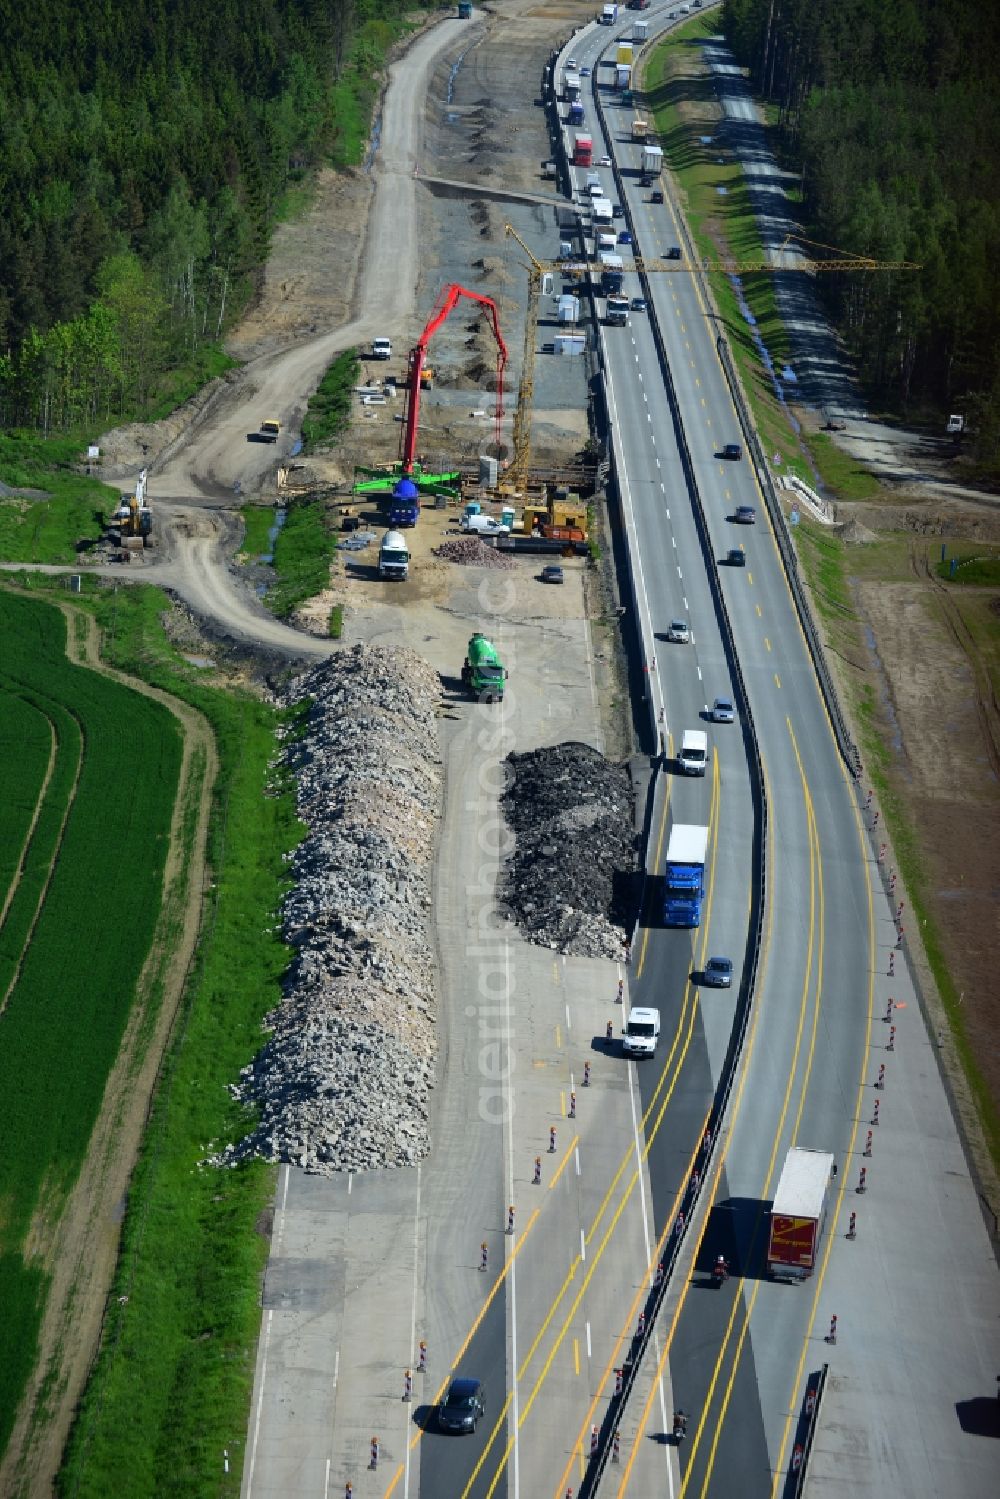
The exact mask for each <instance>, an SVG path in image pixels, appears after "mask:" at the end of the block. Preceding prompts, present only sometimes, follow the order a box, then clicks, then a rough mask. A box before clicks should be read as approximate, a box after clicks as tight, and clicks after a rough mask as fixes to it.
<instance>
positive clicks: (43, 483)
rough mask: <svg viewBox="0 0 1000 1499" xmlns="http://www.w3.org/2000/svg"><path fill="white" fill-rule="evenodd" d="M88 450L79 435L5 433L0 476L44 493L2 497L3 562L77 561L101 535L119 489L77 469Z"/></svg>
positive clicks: (0, 538)
mask: <svg viewBox="0 0 1000 1499" xmlns="http://www.w3.org/2000/svg"><path fill="white" fill-rule="evenodd" d="M85 452H86V446H85V444H84V443H82V442H81V441H79V440H78V439H75V438H69V437H50V438H42V437H35V436H29V435H27V434H24V433H17V432H15V433H10V432H7V433H0V481H2V482H3V483H4V484H6V485H8V486H9V487H10V488H11V489H29V490H36V491H38V492H39V494H40V495H44V496H45V498H36V497H33V496H31V495H27V496H24V495H16V494H15V495H3V496H0V558H2V559H3V561H4V562H72V561H74V559H75V558H76V557H77V555H78V549H79V548H80V547H81V546H82V547H84V548H85V547H86V546H87V545H88V544H90V543H93V542H95V541H96V540H97V538H98V537H99V536H100V534H101V531H102V530H103V526H104V515H105V512H106V511H107V510H108V509H109V508H110V506H111V505H112V504H113V503H114V499H115V491H114V489H111V488H109V487H108V486H107V485H105V484H101V483H99V482H98V481H97V480H96V479H89V478H87V476H86V475H85V474H79V473H76V472H75V471H74V464H77V463H78V462H79V461H80V458H81V455H82V454H84V453H85Z"/></svg>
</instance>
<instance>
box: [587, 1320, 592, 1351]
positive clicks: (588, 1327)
mask: <svg viewBox="0 0 1000 1499" xmlns="http://www.w3.org/2000/svg"><path fill="white" fill-rule="evenodd" d="M587 1357H588V1358H591V1357H592V1354H591V1351H590V1323H589V1322H588V1323H587Z"/></svg>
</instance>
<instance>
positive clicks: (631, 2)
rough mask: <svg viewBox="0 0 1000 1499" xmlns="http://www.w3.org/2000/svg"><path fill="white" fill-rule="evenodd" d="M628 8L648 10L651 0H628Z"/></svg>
mask: <svg viewBox="0 0 1000 1499" xmlns="http://www.w3.org/2000/svg"><path fill="white" fill-rule="evenodd" d="M626 8H627V9H628V10H648V9H649V0H628V6H627V7H626Z"/></svg>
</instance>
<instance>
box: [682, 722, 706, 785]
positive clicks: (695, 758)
mask: <svg viewBox="0 0 1000 1499" xmlns="http://www.w3.org/2000/svg"><path fill="white" fill-rule="evenodd" d="M677 763H678V765H679V766H680V768H681V770H683V772H684V774H685V775H686V776H703V775H704V774H705V771H706V770H707V768H708V735H707V734H706V733H705V732H704V730H703V729H685V730H684V735H683V737H682V739H681V752H680V754H679V755H678V756H677Z"/></svg>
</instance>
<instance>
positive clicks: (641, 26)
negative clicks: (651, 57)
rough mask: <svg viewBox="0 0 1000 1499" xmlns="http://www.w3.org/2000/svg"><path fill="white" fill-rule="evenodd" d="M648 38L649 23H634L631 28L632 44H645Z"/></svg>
mask: <svg viewBox="0 0 1000 1499" xmlns="http://www.w3.org/2000/svg"><path fill="white" fill-rule="evenodd" d="M648 38H649V22H648V21H636V23H635V25H634V26H633V27H632V40H633V41H634V42H645V41H647V40H648Z"/></svg>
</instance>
